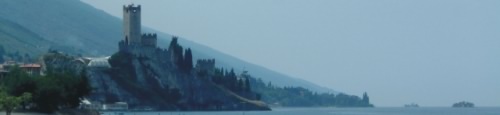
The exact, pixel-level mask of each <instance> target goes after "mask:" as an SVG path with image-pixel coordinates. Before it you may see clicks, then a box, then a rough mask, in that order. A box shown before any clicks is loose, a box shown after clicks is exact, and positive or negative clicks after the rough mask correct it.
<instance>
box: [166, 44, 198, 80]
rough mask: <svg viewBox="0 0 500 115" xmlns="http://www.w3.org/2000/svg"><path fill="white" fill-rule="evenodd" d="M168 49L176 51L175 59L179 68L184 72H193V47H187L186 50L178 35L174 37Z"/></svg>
mask: <svg viewBox="0 0 500 115" xmlns="http://www.w3.org/2000/svg"><path fill="white" fill-rule="evenodd" d="M168 50H172V53H174V54H173V58H174V59H173V61H174V62H175V64H176V65H177V68H179V69H180V70H181V71H183V72H191V70H192V69H193V54H192V52H191V48H187V49H186V50H185V51H184V48H182V46H181V45H179V44H178V43H177V37H173V38H172V41H171V42H170V46H169V49H168Z"/></svg>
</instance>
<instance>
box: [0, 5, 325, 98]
mask: <svg viewBox="0 0 500 115" xmlns="http://www.w3.org/2000/svg"><path fill="white" fill-rule="evenodd" d="M0 4H2V5H3V6H2V7H0V18H4V19H6V20H10V21H12V22H14V23H17V24H19V25H20V26H22V27H25V28H27V29H28V30H30V31H31V32H33V33H35V34H36V35H39V36H40V37H36V38H35V37H28V38H27V39H33V40H35V39H37V38H43V39H45V40H46V41H48V42H53V43H54V44H50V43H47V44H48V45H49V46H55V45H62V46H68V48H59V50H61V49H71V50H70V51H66V52H67V53H77V54H78V53H81V54H84V55H93V56H103V55H111V54H112V53H113V52H116V51H117V46H116V43H117V42H118V41H119V40H121V39H122V31H121V28H122V23H121V19H119V18H117V17H113V16H111V15H109V14H107V13H105V12H104V11H101V10H98V9H95V8H94V7H92V6H90V5H87V4H85V3H82V2H81V1H78V0H3V1H0ZM117 5H121V4H117ZM145 30H146V31H149V32H156V33H158V36H159V41H158V44H160V45H159V46H160V47H167V44H168V41H170V38H171V34H166V33H161V32H157V31H155V30H151V29H147V28H146V29H145ZM179 42H182V43H183V44H184V45H185V46H187V47H191V48H192V49H193V56H194V59H201V58H216V59H218V60H220V61H218V62H217V66H220V67H222V66H223V67H234V68H235V69H236V71H241V69H243V68H245V70H247V71H250V72H252V73H254V74H253V75H254V76H255V77H257V78H262V79H263V80H265V81H271V82H273V83H274V84H276V85H279V86H302V87H305V88H308V89H312V90H314V91H319V92H333V91H332V90H331V89H327V88H324V87H320V86H317V85H315V84H312V83H310V82H306V81H303V80H300V79H296V78H292V77H289V76H287V75H284V74H281V73H278V72H275V71H272V70H269V69H267V68H264V67H261V66H259V65H255V64H251V63H248V62H245V61H243V60H240V59H238V58H235V57H233V56H230V55H227V54H224V53H221V52H219V51H216V50H214V49H212V48H209V47H207V46H204V45H201V44H198V43H194V42H191V41H189V40H186V39H182V38H181V39H179ZM42 43H43V42H42ZM40 44H41V43H40ZM162 44H164V45H162ZM14 47H16V48H15V49H22V48H21V47H19V46H17V45H16V46H14ZM14 47H13V48H14ZM27 50H29V49H27ZM40 51H44V50H39V49H31V50H30V51H27V52H40ZM45 51H46V50H45ZM63 51H64V50H63Z"/></svg>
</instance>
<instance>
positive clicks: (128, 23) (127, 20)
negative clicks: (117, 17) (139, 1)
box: [118, 4, 158, 55]
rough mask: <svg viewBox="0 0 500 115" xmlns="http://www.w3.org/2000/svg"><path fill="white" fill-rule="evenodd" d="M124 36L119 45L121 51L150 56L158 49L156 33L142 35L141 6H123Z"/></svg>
mask: <svg viewBox="0 0 500 115" xmlns="http://www.w3.org/2000/svg"><path fill="white" fill-rule="evenodd" d="M123 35H124V36H123V38H124V39H123V40H122V41H120V42H119V43H118V45H119V49H120V51H126V52H131V53H133V54H136V55H149V54H154V52H155V50H156V49H157V47H156V44H157V40H158V39H157V35H156V33H144V34H143V33H141V5H137V6H136V5H134V4H130V5H124V6H123Z"/></svg>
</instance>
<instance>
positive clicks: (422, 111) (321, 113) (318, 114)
mask: <svg viewBox="0 0 500 115" xmlns="http://www.w3.org/2000/svg"><path fill="white" fill-rule="evenodd" d="M104 115H500V107H498V108H495V107H478V108H445V107H442V108H439V107H435V108H426V107H422V108H273V111H245V112H242V111H224V112H104Z"/></svg>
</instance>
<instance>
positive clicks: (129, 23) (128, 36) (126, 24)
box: [123, 4, 141, 46]
mask: <svg viewBox="0 0 500 115" xmlns="http://www.w3.org/2000/svg"><path fill="white" fill-rule="evenodd" d="M123 35H125V36H124V37H123V38H124V41H125V42H126V43H125V44H127V45H131V46H139V45H141V5H137V6H134V4H131V5H125V6H123Z"/></svg>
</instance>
